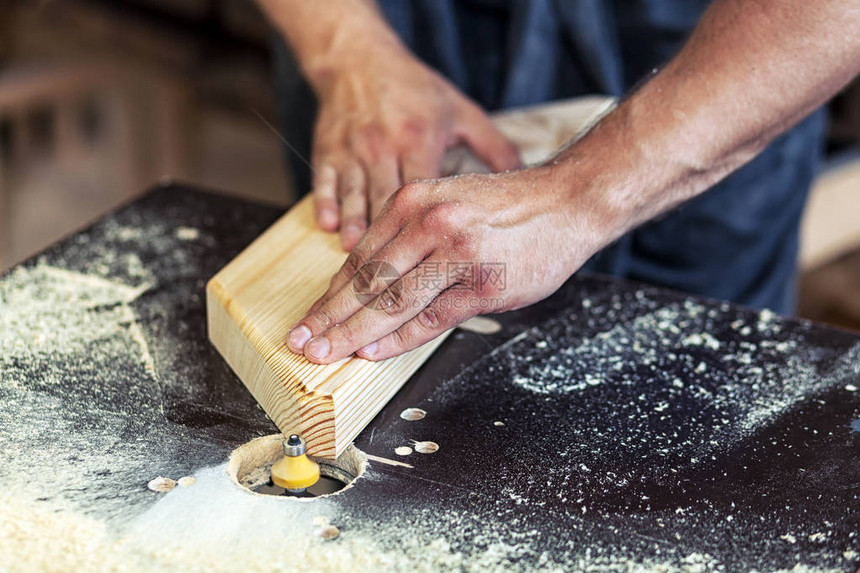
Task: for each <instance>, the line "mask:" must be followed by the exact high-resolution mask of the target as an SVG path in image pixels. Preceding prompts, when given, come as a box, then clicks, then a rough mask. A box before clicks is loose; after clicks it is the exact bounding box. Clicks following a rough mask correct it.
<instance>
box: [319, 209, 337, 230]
mask: <svg viewBox="0 0 860 573" xmlns="http://www.w3.org/2000/svg"><path fill="white" fill-rule="evenodd" d="M335 225H337V213H335V212H334V211H332V210H331V209H323V210H322V211H321V212H320V226H322V227H326V228H330V227H334V226H335Z"/></svg>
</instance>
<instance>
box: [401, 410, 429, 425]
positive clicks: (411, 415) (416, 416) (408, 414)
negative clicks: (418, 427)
mask: <svg viewBox="0 0 860 573" xmlns="http://www.w3.org/2000/svg"><path fill="white" fill-rule="evenodd" d="M426 415H427V412H425V411H424V410H422V409H421V408H406V409H405V410H403V411H402V412H400V417H401V418H403V419H404V420H407V421H409V422H415V421H417V420H423V419H424V417H425V416H426Z"/></svg>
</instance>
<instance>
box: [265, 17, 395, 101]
mask: <svg viewBox="0 0 860 573" xmlns="http://www.w3.org/2000/svg"><path fill="white" fill-rule="evenodd" d="M257 3H258V4H259V5H260V7H261V8H262V9H263V11H264V12H265V13H266V15H267V16H268V18H269V20H270V21H271V22H272V24H273V25H274V26H275V27H276V28H277V29H278V30H279V31H280V32H281V34H282V35H283V36H284V39H285V40H286V41H287V42H288V43H289V45H290V47H291V49H292V50H293V53H294V54H295V55H296V59H297V60H298V62H299V66H300V67H301V69H302V72H303V73H304V75H305V77H306V78H307V79H308V81H309V82H310V84H311V86H312V87H313V88H314V89H315V90H316V91H318V92H319V91H320V90H321V89H323V87H324V85H325V83H326V82H327V80H328V79H329V77H330V76H332V75H333V74H335V73H337V72H338V71H339V70H341V69H348V68H349V67H350V66H355V65H357V64H361V63H364V62H363V60H365V59H366V58H367V57H368V56H369V54H371V53H379V52H381V51H386V50H387V51H389V52H390V51H391V50H402V49H403V46H402V44H401V43H400V41H399V39H398V38H397V36H396V34H395V33H394V32H393V31H392V30H391V28H390V27H389V26H388V24H387V23H386V22H385V20H384V19H383V17H382V15H381V14H380V13H379V10H378V8H377V6H376V3H375V2H374V1H373V0H325V1H318V0H257Z"/></svg>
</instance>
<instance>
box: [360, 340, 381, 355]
mask: <svg viewBox="0 0 860 573" xmlns="http://www.w3.org/2000/svg"><path fill="white" fill-rule="evenodd" d="M377 350H379V345H378V344H377V343H375V342H371V343H370V344H368V345H366V346H363V347H362V348H361V350H360V352H361V353H362V354H364V355H365V356H373V355H374V354H376V351H377Z"/></svg>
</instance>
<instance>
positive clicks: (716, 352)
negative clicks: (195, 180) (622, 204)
mask: <svg viewBox="0 0 860 573" xmlns="http://www.w3.org/2000/svg"><path fill="white" fill-rule="evenodd" d="M280 214H281V209H278V208H274V207H271V206H264V205H260V204H254V203H250V202H246V201H243V200H239V199H235V198H230V197H227V196H222V195H217V194H214V193H207V192H202V191H199V190H195V189H190V188H187V187H182V186H177V185H170V184H165V185H163V186H161V187H159V188H157V189H154V190H152V191H151V192H149V193H148V194H146V195H145V196H143V197H141V198H140V199H138V200H136V201H135V202H133V203H132V204H130V205H128V206H127V207H125V208H123V209H120V210H119V211H117V212H115V213H112V214H109V215H107V216H106V217H104V218H103V219H101V220H100V221H98V222H96V223H95V224H94V225H92V226H91V227H89V228H87V229H86V230H83V231H81V232H80V233H78V234H76V235H74V236H71V237H68V238H67V239H65V240H63V241H61V242H60V243H58V244H56V245H54V246H52V247H51V248H49V249H47V250H46V251H45V252H43V253H41V254H40V255H38V256H36V257H34V258H33V259H32V260H30V261H27V262H25V263H23V264H22V265H20V266H18V267H16V268H13V269H11V270H9V271H8V272H6V273H5V274H4V275H3V276H2V277H0V351H2V352H0V428H2V432H0V483H2V485H3V489H2V495H0V534H2V535H0V537H2V539H3V540H2V541H0V570H2V569H4V565H3V564H4V563H6V566H10V565H9V564H11V566H10V567H11V569H12V570H26V569H27V568H28V567H29V568H32V569H34V570H37V569H40V568H42V567H47V568H48V569H51V568H54V569H56V570H60V569H64V568H67V567H68V568H73V569H86V570H109V569H111V568H112V567H114V566H116V568H120V566H122V567H127V568H129V569H131V570H136V569H141V570H176V569H180V570H220V569H222V568H223V570H235V569H239V570H257V569H266V570H269V571H281V570H283V571H292V570H305V569H307V570H376V571H384V570H397V569H401V570H419V571H421V570H426V571H436V570H439V571H447V570H452V569H453V570H464V571H478V570H561V571H570V570H585V571H713V570H717V571H720V570H722V571H753V570H755V571H776V570H797V571H831V570H832V571H851V572H853V571H856V570H857V568H858V564H860V540H858V531H860V519H858V514H859V513H860V390H858V388H860V338H858V337H857V336H856V335H855V334H852V333H849V332H845V331H839V330H834V329H830V328H827V327H824V326H820V325H815V324H811V323H809V322H806V321H802V320H798V319H793V318H782V317H779V316H774V315H773V314H772V313H769V312H767V311H765V312H758V311H755V310H751V309H747V308H742V307H738V306H735V305H731V304H728V303H724V302H720V301H715V300H705V299H701V298H698V297H694V296H687V295H683V294H679V293H676V292H671V291H668V290H666V289H661V288H657V287H653V286H647V285H643V284H637V283H633V282H626V281H621V280H614V279H610V278H606V277H602V276H597V275H589V274H584V273H580V274H577V275H575V276H574V277H573V278H572V279H571V280H569V281H568V282H567V283H566V284H565V285H564V286H563V287H562V288H561V289H560V290H559V292H557V293H556V294H555V295H553V296H552V297H550V298H549V299H547V300H545V301H543V302H541V303H539V304H537V305H535V306H532V307H529V308H526V309H523V310H520V311H516V312H510V313H506V314H503V315H498V316H497V317H495V318H496V320H498V322H499V323H500V325H501V330H499V331H498V332H495V333H492V334H479V333H476V332H469V331H465V330H458V331H457V332H455V333H454V334H453V335H452V336H451V337H450V338H449V339H448V340H446V341H445V342H444V344H443V345H442V346H441V347H440V348H439V350H438V351H437V352H436V353H435V354H434V355H433V356H432V357H431V358H430V359H429V361H428V362H427V363H426V364H425V365H424V366H423V367H422V368H421V369H420V370H419V371H418V373H417V374H416V375H415V376H413V377H412V379H411V380H410V381H409V382H408V383H407V384H406V385H405V386H404V387H403V389H402V390H401V391H400V392H399V393H398V394H397V396H396V397H395V398H394V400H392V402H391V403H389V404H388V405H387V406H386V407H385V408H384V409H383V410H382V411H381V412H380V414H379V415H377V416H376V418H375V419H374V420H373V422H372V423H371V424H370V425H369V426H368V427H367V428H366V429H365V430H364V432H363V433H361V434H360V436H359V437H358V439H357V440H356V442H355V446H356V447H357V448H358V449H359V450H361V451H362V452H364V453H366V454H369V455H371V456H375V457H376V458H383V459H384V460H393V462H394V464H392V463H391V462H385V461H376V459H375V458H371V460H370V461H369V463H368V464H367V467H366V469H365V470H364V473H363V474H362V475H361V476H360V477H358V479H356V480H355V481H354V482H353V483H352V484H351V485H350V486H349V487H348V488H346V489H344V490H342V491H341V492H339V493H337V494H336V495H333V496H330V497H321V498H317V499H312V500H295V499H285V498H279V497H274V496H262V495H258V494H253V493H250V492H248V491H246V490H243V489H242V488H241V487H239V486H238V485H237V484H235V483H233V482H232V481H231V480H230V478H229V477H228V475H227V472H226V464H227V460H228V458H229V456H230V454H231V452H232V451H233V450H234V449H235V448H237V447H239V446H241V445H242V444H245V443H247V442H249V441H250V440H252V439H254V438H258V437H260V436H265V435H270V434H273V433H275V432H276V431H277V430H276V428H275V426H274V425H273V423H272V422H271V421H270V420H268V419H267V417H266V415H265V414H264V413H263V411H262V410H261V409H260V408H259V407H258V406H257V404H256V403H255V401H254V400H253V398H252V397H251V395H250V394H249V393H248V392H247V391H246V390H245V388H244V386H243V385H242V384H241V383H240V382H239V380H238V379H237V378H236V377H235V375H234V374H233V373H232V372H231V370H230V369H229V368H228V366H227V365H226V364H225V363H224V361H223V360H222V359H221V357H220V356H219V355H218V354H217V353H216V352H215V350H214V349H213V348H212V347H211V346H210V344H209V342H208V340H207V337H206V324H205V299H204V287H205V283H206V281H207V280H208V279H209V278H210V277H211V276H213V275H214V274H215V273H216V272H217V271H218V270H219V269H220V268H221V267H222V266H223V265H224V264H226V263H227V262H228V261H230V260H231V259H232V258H233V257H234V256H235V255H236V254H237V253H239V252H240V251H241V250H242V249H243V248H244V247H245V246H246V245H247V244H248V243H250V242H251V241H252V240H253V239H254V238H255V237H257V236H258V235H259V234H260V233H261V232H262V231H263V230H264V229H265V228H266V227H267V226H268V225H270V224H271V223H272V222H273V221H274V220H275V219H276V218H277V217H278V216H279V215H280ZM407 408H420V409H422V410H424V411H426V412H427V415H426V416H425V417H424V418H423V419H420V420H414V421H410V420H405V419H403V418H401V416H400V414H401V412H402V411H403V410H405V409H407ZM414 441H432V442H435V443H436V444H438V445H439V450H438V451H437V452H435V453H432V454H421V453H418V452H414V453H412V454H411V455H408V456H398V455H396V454H395V452H394V450H395V448H398V447H402V446H409V445H410V444H411V443H413V442H414ZM157 476H167V477H171V478H173V479H177V478H179V477H183V476H189V477H192V478H194V479H193V480H186V482H190V481H194V483H193V484H192V485H187V486H178V487H176V488H175V489H173V490H172V491H170V492H169V493H157V492H153V491H150V490H149V489H148V488H147V483H148V482H149V481H150V480H151V479H153V478H155V477H157ZM195 480H196V481H195ZM325 522H330V523H331V524H334V525H336V526H337V527H338V529H339V530H340V535H339V537H337V538H335V539H328V540H326V539H321V538H319V537H317V536H315V534H314V532H315V531H316V529H315V528H318V526H319V525H320V524H321V523H325ZM118 564H119V565H118ZM795 567H797V569H794V568H795Z"/></svg>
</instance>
